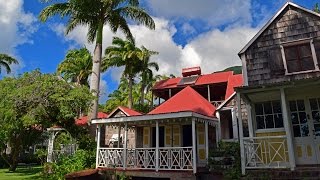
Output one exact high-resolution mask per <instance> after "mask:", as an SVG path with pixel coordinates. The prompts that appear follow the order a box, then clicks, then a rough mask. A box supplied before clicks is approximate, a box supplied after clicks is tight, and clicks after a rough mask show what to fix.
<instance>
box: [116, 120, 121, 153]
mask: <svg viewBox="0 0 320 180" xmlns="http://www.w3.org/2000/svg"><path fill="white" fill-rule="evenodd" d="M120 136H121V125H120V124H119V126H118V146H117V147H118V148H120V139H121V138H120Z"/></svg>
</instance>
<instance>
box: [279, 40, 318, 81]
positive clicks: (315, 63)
mask: <svg viewBox="0 0 320 180" xmlns="http://www.w3.org/2000/svg"><path fill="white" fill-rule="evenodd" d="M307 42H309V43H310V48H311V54H312V59H313V64H314V67H315V69H314V70H307V71H299V72H292V73H289V72H288V66H287V60H286V56H285V53H284V48H285V47H289V46H293V45H299V44H305V43H307ZM280 48H281V55H282V60H283V65H284V68H285V75H295V74H303V73H311V72H318V71H320V69H319V66H318V62H317V55H316V51H315V48H314V45H313V39H307V40H300V41H293V42H289V43H284V44H282V45H280Z"/></svg>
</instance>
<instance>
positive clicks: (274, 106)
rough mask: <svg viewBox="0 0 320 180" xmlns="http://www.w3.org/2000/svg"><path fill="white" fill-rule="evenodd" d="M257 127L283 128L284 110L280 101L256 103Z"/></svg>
mask: <svg viewBox="0 0 320 180" xmlns="http://www.w3.org/2000/svg"><path fill="white" fill-rule="evenodd" d="M255 113H256V124H257V129H270V128H282V127H283V119H282V110H281V105H280V101H268V102H262V103H256V104H255Z"/></svg>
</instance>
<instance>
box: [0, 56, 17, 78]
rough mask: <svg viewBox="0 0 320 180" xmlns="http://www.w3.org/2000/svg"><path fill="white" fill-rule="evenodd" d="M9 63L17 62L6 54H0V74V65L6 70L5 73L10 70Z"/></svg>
mask: <svg viewBox="0 0 320 180" xmlns="http://www.w3.org/2000/svg"><path fill="white" fill-rule="evenodd" d="M11 64H19V62H18V61H17V60H16V59H14V58H13V57H11V56H9V55H7V54H0V74H1V67H4V68H5V69H6V71H7V73H10V72H11V68H10V65H11Z"/></svg>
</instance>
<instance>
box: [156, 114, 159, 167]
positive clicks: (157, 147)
mask: <svg viewBox="0 0 320 180" xmlns="http://www.w3.org/2000/svg"><path fill="white" fill-rule="evenodd" d="M156 171H159V122H158V121H157V120H156Z"/></svg>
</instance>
